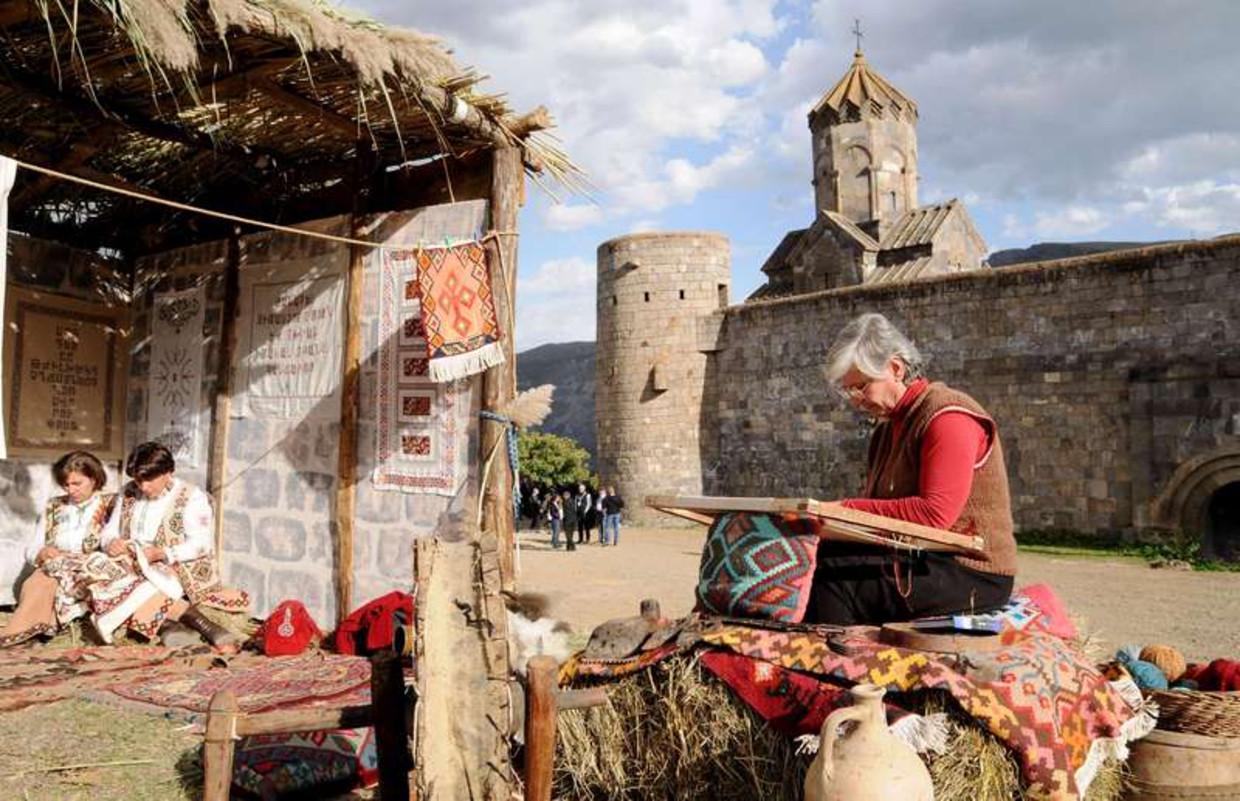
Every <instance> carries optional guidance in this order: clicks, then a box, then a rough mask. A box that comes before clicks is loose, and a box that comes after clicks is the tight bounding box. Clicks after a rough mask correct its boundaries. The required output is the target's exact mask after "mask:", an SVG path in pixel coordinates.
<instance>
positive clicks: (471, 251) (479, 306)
mask: <svg viewBox="0 0 1240 801" xmlns="http://www.w3.org/2000/svg"><path fill="white" fill-rule="evenodd" d="M417 260H418V291H419V293H420V295H421V300H422V331H423V334H424V336H425V338H426V351H427V356H428V357H429V358H430V377H431V380H433V381H437V382H441V381H450V380H452V379H454V378H464V377H465V376H469V375H473V374H474V373H480V372H482V371H483V370H485V369H487V368H488V367H494V366H495V365H497V364H503V363H504V349H503V347H502V345H501V344H500V328H499V322H498V321H497V320H496V317H495V298H494V295H493V294H492V287H491V277H490V274H489V273H488V271H487V251H486V248H485V247H483V245H482V243H481V242H466V243H463V244H459V245H453V246H451V247H443V248H423V249H421V250H418V251H417Z"/></svg>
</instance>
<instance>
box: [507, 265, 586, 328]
mask: <svg viewBox="0 0 1240 801" xmlns="http://www.w3.org/2000/svg"><path fill="white" fill-rule="evenodd" d="M594 288H595V265H594V264H593V263H591V262H589V261H586V260H585V259H583V258H580V257H578V256H572V257H570V258H566V259H551V260H548V261H545V262H543V263H542V264H541V265H539V267H538V269H536V270H534V271H533V272H530V273H525V274H522V275H521V277H520V278H518V279H517V337H516V338H517V349H518V350H527V349H529V348H533V347H537V346H539V345H545V344H546V343H548V342H565V341H568V340H573V341H577V340H586V339H593V338H594Z"/></svg>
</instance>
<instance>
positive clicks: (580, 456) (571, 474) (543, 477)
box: [517, 431, 590, 487]
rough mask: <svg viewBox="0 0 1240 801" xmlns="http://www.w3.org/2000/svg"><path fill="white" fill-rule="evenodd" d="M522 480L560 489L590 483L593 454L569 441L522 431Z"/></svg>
mask: <svg viewBox="0 0 1240 801" xmlns="http://www.w3.org/2000/svg"><path fill="white" fill-rule="evenodd" d="M517 454H518V455H519V456H520V457H521V477H522V478H526V479H529V480H530V481H536V482H542V483H544V484H547V485H550V486H553V487H558V486H562V485H565V484H576V483H578V482H586V483H588V482H589V479H590V454H589V452H588V451H586V449H585V448H583V447H581V446H580V445H578V444H577V443H576V442H574V441H573V440H571V439H569V438H568V437H560V436H556V435H555V434H544V433H543V432H541V431H522V432H521V433H520V434H519V435H518V437H517Z"/></svg>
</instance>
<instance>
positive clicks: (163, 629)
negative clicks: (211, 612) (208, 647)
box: [158, 620, 202, 648]
mask: <svg viewBox="0 0 1240 801" xmlns="http://www.w3.org/2000/svg"><path fill="white" fill-rule="evenodd" d="M158 637H159V643H160V645H166V646H168V647H169V648H188V647H189V646H191V645H202V637H200V636H199V635H198V632H196V631H194V630H193V629H191V628H190V627H189V626H187V625H185V624H184V623H181V622H180V621H177V620H165V621H164V622H163V625H161V626H160V627H159V634H158Z"/></svg>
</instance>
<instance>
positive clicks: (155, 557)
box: [142, 545, 168, 562]
mask: <svg viewBox="0 0 1240 801" xmlns="http://www.w3.org/2000/svg"><path fill="white" fill-rule="evenodd" d="M142 553H143V555H145V556H146V561H148V562H166V561H168V552H167V551H165V550H164V549H163V548H161V547H159V546H158V545H147V546H146V547H144V548H143V549H142Z"/></svg>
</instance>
